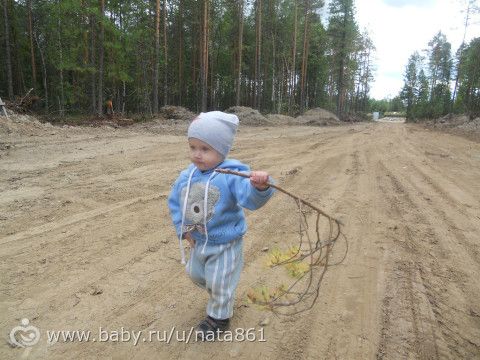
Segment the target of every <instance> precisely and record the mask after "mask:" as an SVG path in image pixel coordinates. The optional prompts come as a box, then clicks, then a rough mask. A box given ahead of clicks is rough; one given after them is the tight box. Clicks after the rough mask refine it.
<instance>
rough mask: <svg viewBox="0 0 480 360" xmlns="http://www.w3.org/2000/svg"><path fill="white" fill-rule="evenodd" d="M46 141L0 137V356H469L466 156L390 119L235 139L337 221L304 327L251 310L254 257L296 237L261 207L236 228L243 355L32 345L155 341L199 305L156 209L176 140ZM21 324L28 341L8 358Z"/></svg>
mask: <svg viewBox="0 0 480 360" xmlns="http://www.w3.org/2000/svg"><path fill="white" fill-rule="evenodd" d="M180 133H181V131H180ZM52 134H53V135H48V134H47V135H45V134H44V135H43V136H17V137H15V136H14V137H11V138H8V139H2V141H3V142H4V143H7V142H8V143H9V145H8V146H4V147H3V150H2V151H1V152H0V154H1V157H0V187H1V189H2V196H1V198H0V274H1V275H0V329H1V331H2V341H1V344H0V358H2V359H14V358H32V359H37V358H38V359H65V358H75V359H96V358H111V359H172V358H173V359H174V358H181V359H183V358H185V359H216V358H219V357H220V356H221V357H222V358H224V357H229V356H230V357H237V358H242V359H253V358H258V359H373V358H377V359H406V358H408V359H437V358H457V359H469V358H470V359H473V358H479V357H480V300H479V299H480V235H479V234H480V231H479V229H480V180H479V179H480V144H479V143H475V142H471V141H468V140H465V139H463V138H460V137H457V136H452V135H448V134H443V133H438V132H432V131H427V130H424V129H422V128H420V127H415V126H413V125H408V124H402V123H378V124H359V125H354V126H341V127H332V128H313V127H288V128H242V129H241V131H240V133H239V135H238V138H237V142H236V145H235V147H234V150H233V152H232V154H231V156H232V157H235V158H238V159H240V160H242V161H244V162H245V163H248V164H250V165H251V166H252V167H253V168H254V169H265V170H267V171H269V172H270V173H271V174H272V175H273V177H274V178H276V179H277V181H278V184H279V185H281V186H283V187H285V188H286V189H288V190H290V191H292V192H294V193H296V194H298V195H300V196H304V197H305V198H307V199H308V200H309V201H311V202H312V203H315V204H317V205H318V206H319V207H321V208H322V209H325V211H327V212H329V213H331V214H333V215H335V216H336V217H338V218H339V219H341V220H342V222H343V224H344V232H345V235H346V237H347V239H348V241H349V249H348V253H347V256H346V258H345V260H344V261H343V263H342V264H340V265H337V266H331V267H330V268H329V269H328V272H327V273H326V276H325V279H324V281H323V284H322V288H321V292H320V296H319V299H318V301H317V303H316V305H315V306H314V308H313V309H312V310H311V311H309V312H307V313H303V314H301V315H298V316H295V317H292V318H282V317H275V316H272V315H271V314H269V313H268V312H266V311H264V310H262V309H260V308H259V307H257V306H256V305H253V304H249V303H248V301H247V299H246V293H247V291H248V290H249V289H250V288H252V287H254V286H255V285H256V284H259V283H260V282H261V283H267V284H268V283H269V282H273V281H274V280H275V279H273V278H272V277H273V276H274V275H273V274H272V272H271V271H270V269H268V268H267V266H266V265H265V263H266V260H265V259H266V253H265V252H263V251H262V249H264V248H265V247H269V248H272V247H274V246H279V247H281V246H282V245H283V244H284V243H286V242H288V241H291V239H292V237H293V236H295V234H294V229H292V228H291V223H292V216H293V215H292V206H291V201H290V200H289V199H288V198H287V197H284V196H282V195H281V194H276V195H275V196H274V198H273V199H272V200H271V201H270V202H269V203H268V204H267V205H266V206H265V207H264V208H262V209H261V210H259V211H256V212H248V214H247V218H248V223H249V232H248V233H247V236H246V238H245V247H244V251H245V268H244V271H243V273H242V278H241V282H240V286H239V289H238V292H237V302H236V309H235V318H234V320H233V324H232V328H238V329H241V328H243V329H247V328H255V332H254V334H255V336H256V341H254V342H248V341H243V342H240V341H237V342H232V343H227V342H217V343H189V344H186V343H185V342H182V341H176V339H175V335H174V338H173V339H172V341H171V343H170V344H166V343H165V342H160V341H155V339H153V340H152V341H149V339H146V341H142V340H141V339H140V340H139V343H138V344H137V345H136V346H135V345H134V344H133V340H130V341H128V342H126V341H125V342H121V341H120V339H119V341H116V342H115V341H106V342H101V341H99V340H100V339H99V338H97V341H96V342H93V341H89V342H85V341H84V342H80V341H78V340H77V341H59V342H57V343H55V344H49V343H48V341H47V340H48V339H47V331H49V330H85V331H91V332H92V337H95V336H98V331H99V328H100V327H101V328H102V330H105V331H109V332H111V333H112V334H114V333H113V331H119V332H120V331H121V329H122V327H123V330H124V331H135V332H139V331H141V332H142V336H145V334H147V333H148V332H149V331H152V330H153V331H157V332H158V334H160V335H161V334H162V332H163V331H167V332H170V331H171V329H172V328H173V327H175V330H180V331H181V330H185V331H189V329H190V327H191V326H195V325H196V324H197V323H198V322H199V321H200V320H201V319H202V317H203V316H204V306H205V301H206V299H207V297H206V295H205V294H204V293H203V292H202V291H201V290H200V289H198V288H196V287H195V286H194V285H193V284H192V283H191V282H190V280H189V279H188V278H187V276H186V275H185V273H184V269H183V267H182V266H181V264H180V262H179V258H180V255H179V251H178V243H177V240H176V238H175V235H174V231H173V227H172V225H171V224H170V218H169V215H168V209H167V205H166V196H167V194H168V192H169V190H170V186H171V184H172V182H173V181H174V179H175V177H176V176H177V174H178V172H179V171H180V170H181V169H182V168H184V167H185V166H186V165H187V163H188V162H187V148H186V146H185V139H184V137H183V136H179V135H177V134H176V133H171V134H169V135H166V134H163V135H162V134H154V133H151V132H149V131H148V129H137V130H134V129H133V130H132V129H119V130H116V131H113V130H105V129H90V130H84V131H83V130H82V131H80V130H79V131H76V132H68V130H65V131H61V132H52ZM67 137H68V138H67ZM343 246H344V245H342V244H338V247H336V248H335V249H334V251H337V252H338V253H340V252H342V251H343V250H345V249H344V248H342V247H343ZM334 255H335V254H334ZM335 256H336V255H335ZM22 318H28V319H29V321H30V325H33V326H35V327H37V328H38V329H39V331H40V334H41V336H40V340H39V342H38V343H37V344H36V345H34V346H31V347H28V348H23V349H22V348H13V347H11V346H10V345H9V344H8V338H9V333H10V330H11V329H12V328H13V327H15V326H18V325H20V321H21V319H22ZM260 322H263V323H264V326H263V327H262V326H260V325H259V323H260ZM265 323H266V324H265ZM262 329H263V330H262ZM27 332H28V331H27ZM155 336H156V335H155ZM161 337H162V336H160V338H161ZM125 339H126V335H125V336H124V340H125ZM260 340H265V341H260Z"/></svg>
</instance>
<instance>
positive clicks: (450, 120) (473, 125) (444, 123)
mask: <svg viewBox="0 0 480 360" xmlns="http://www.w3.org/2000/svg"><path fill="white" fill-rule="evenodd" d="M424 124H425V126H426V127H428V128H433V129H436V130H441V131H445V132H448V133H452V134H456V135H460V136H463V137H466V138H468V139H470V140H474V141H479V140H480V118H478V117H477V118H475V119H473V120H470V118H469V117H468V116H467V115H463V114H462V115H455V114H447V115H445V116H443V117H441V118H439V119H435V120H429V121H426V122H425V123H424Z"/></svg>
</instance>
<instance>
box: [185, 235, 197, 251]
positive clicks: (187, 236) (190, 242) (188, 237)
mask: <svg viewBox="0 0 480 360" xmlns="http://www.w3.org/2000/svg"><path fill="white" fill-rule="evenodd" d="M184 237H185V239H186V240H187V241H188V246H190V247H191V248H194V247H195V240H194V239H193V238H192V235H191V234H190V233H189V232H187V233H185V234H184Z"/></svg>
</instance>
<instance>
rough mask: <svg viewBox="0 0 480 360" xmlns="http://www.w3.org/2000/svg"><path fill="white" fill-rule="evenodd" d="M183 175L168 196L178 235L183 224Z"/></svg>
mask: <svg viewBox="0 0 480 360" xmlns="http://www.w3.org/2000/svg"><path fill="white" fill-rule="evenodd" d="M182 177H183V176H182V174H180V176H179V177H178V179H177V180H176V181H175V183H174V184H173V186H172V190H171V191H170V195H169V196H168V208H169V209H170V216H171V217H172V222H173V225H174V226H175V231H176V233H177V236H180V232H181V229H180V227H181V226H182V209H181V207H180V190H181V189H180V184H181V183H182Z"/></svg>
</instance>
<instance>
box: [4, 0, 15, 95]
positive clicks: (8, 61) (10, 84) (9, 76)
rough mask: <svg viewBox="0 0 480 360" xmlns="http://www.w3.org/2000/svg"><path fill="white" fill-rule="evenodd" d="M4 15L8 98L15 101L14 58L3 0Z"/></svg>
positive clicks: (5, 3)
mask: <svg viewBox="0 0 480 360" xmlns="http://www.w3.org/2000/svg"><path fill="white" fill-rule="evenodd" d="M3 15H4V22H5V52H6V54H5V55H6V57H7V58H6V59H5V61H6V65H7V82H8V98H9V99H10V100H13V76H12V57H11V52H10V34H9V26H10V25H9V22H8V19H9V17H8V8H7V0H3Z"/></svg>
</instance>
